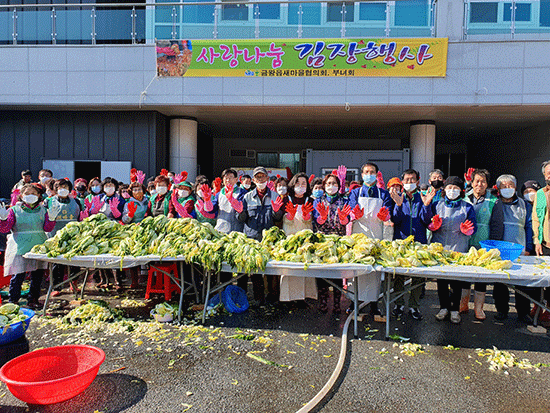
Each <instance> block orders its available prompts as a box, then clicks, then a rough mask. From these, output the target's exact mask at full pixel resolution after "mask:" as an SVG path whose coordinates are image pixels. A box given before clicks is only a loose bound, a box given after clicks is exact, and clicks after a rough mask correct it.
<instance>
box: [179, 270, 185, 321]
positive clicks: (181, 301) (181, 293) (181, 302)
mask: <svg viewBox="0 0 550 413" xmlns="http://www.w3.org/2000/svg"><path fill="white" fill-rule="evenodd" d="M179 267H180V303H179V307H178V323H179V324H181V306H182V304H183V294H184V291H185V290H184V288H183V261H180V262H179Z"/></svg>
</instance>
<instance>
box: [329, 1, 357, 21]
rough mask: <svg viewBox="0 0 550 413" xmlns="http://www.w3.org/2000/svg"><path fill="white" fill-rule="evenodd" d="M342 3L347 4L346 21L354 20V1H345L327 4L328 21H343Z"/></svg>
mask: <svg viewBox="0 0 550 413" xmlns="http://www.w3.org/2000/svg"><path fill="white" fill-rule="evenodd" d="M342 4H345V5H346V17H345V21H347V22H352V21H353V4H354V3H353V2H348V1H346V2H345V3H328V4H327V22H341V21H342Z"/></svg>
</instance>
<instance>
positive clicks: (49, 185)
mask: <svg viewBox="0 0 550 413" xmlns="http://www.w3.org/2000/svg"><path fill="white" fill-rule="evenodd" d="M39 185H41V186H42V187H43V188H44V190H45V191H46V200H48V199H49V198H51V197H54V196H55V195H56V194H57V191H56V189H55V179H50V180H49V181H47V182H46V183H45V184H44V185H42V184H39Z"/></svg>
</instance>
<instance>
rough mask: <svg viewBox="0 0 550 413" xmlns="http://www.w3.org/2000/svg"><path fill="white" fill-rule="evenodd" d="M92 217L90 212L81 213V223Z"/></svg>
mask: <svg viewBox="0 0 550 413" xmlns="http://www.w3.org/2000/svg"><path fill="white" fill-rule="evenodd" d="M89 216H90V214H89V212H88V211H81V212H80V216H79V218H80V221H84V220H85V219H86V218H88V217H89Z"/></svg>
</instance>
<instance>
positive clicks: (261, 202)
mask: <svg viewBox="0 0 550 413" xmlns="http://www.w3.org/2000/svg"><path fill="white" fill-rule="evenodd" d="M542 174H543V176H544V179H545V186H544V187H541V186H540V185H539V184H538V183H537V182H536V181H534V180H530V181H527V182H525V183H523V184H522V185H521V187H519V191H518V182H517V180H516V178H515V177H514V176H513V175H501V176H499V177H498V178H497V180H496V185H495V187H493V188H490V187H489V183H490V182H491V176H490V174H489V172H488V171H487V170H484V169H472V168H470V169H469V170H468V171H467V173H465V174H464V179H462V178H461V177H458V176H450V177H447V178H446V179H445V176H444V174H443V172H442V171H440V170H437V169H436V170H434V171H432V172H431V173H430V174H429V176H428V183H427V184H424V185H421V184H420V179H421V177H420V175H419V173H418V172H417V171H415V170H414V169H407V170H406V171H404V172H403V173H402V175H401V176H400V177H394V178H391V179H390V180H389V181H388V182H387V188H386V185H385V184H384V182H383V179H382V176H381V173H380V171H379V169H378V166H377V165H376V164H375V163H372V162H367V163H365V164H364V165H363V166H362V168H361V182H356V181H352V182H348V181H346V176H347V169H346V167H345V166H340V167H338V168H337V169H335V170H334V171H332V173H330V174H327V175H325V176H324V177H315V176H313V175H311V176H308V175H306V174H305V173H297V174H295V175H293V176H287V177H282V176H276V177H270V176H269V174H268V171H267V170H266V169H265V168H264V167H261V166H258V167H256V168H255V169H254V170H253V173H252V176H248V175H244V176H240V177H239V176H238V174H237V172H236V171H235V170H234V169H226V170H224V171H223V172H222V174H221V177H219V178H216V179H214V180H213V181H210V180H209V179H208V178H207V177H206V176H204V175H200V176H198V177H197V178H196V179H195V181H194V182H190V181H189V180H188V179H187V173H186V172H182V173H180V174H176V173H173V172H169V171H167V170H163V171H162V172H161V174H160V175H158V176H156V177H154V178H150V179H149V180H148V181H147V182H146V183H145V182H144V181H145V174H144V173H143V172H141V171H137V170H135V169H133V170H132V172H131V177H130V184H128V185H126V184H122V183H119V182H117V181H116V180H115V179H113V178H105V179H103V180H101V179H99V178H97V177H96V178H92V179H91V180H89V181H86V180H85V179H82V178H79V179H77V180H75V182H74V186H73V184H72V183H71V182H70V181H69V180H67V179H54V177H53V174H52V172H51V171H49V170H46V169H43V170H41V171H40V172H39V176H38V182H36V183H32V176H31V173H30V171H23V172H22V179H21V181H19V182H18V183H17V184H16V185H15V186H14V188H13V193H12V200H11V207H9V208H6V207H0V232H3V233H11V235H10V236H9V237H8V243H7V248H6V254H5V262H4V274H5V275H11V276H12V278H11V282H10V295H9V300H10V301H11V302H14V303H17V302H18V301H19V299H20V295H21V284H22V282H23V280H24V278H25V276H26V274H27V273H28V272H30V274H31V285H30V292H29V298H28V305H29V306H30V307H33V308H39V307H40V303H39V302H38V298H39V296H40V284H41V281H42V277H43V273H44V269H45V264H44V263H42V262H40V261H34V260H28V259H25V258H23V255H24V254H25V253H27V252H28V251H30V249H31V248H32V247H33V246H34V245H37V244H40V243H42V242H44V241H45V240H46V239H47V237H52V236H54V235H55V233H56V232H57V231H58V230H59V229H61V228H63V226H64V225H66V224H67V223H68V222H70V221H79V220H83V219H85V218H86V217H89V216H91V215H94V214H105V215H106V216H107V217H108V218H110V219H113V220H117V221H120V222H122V223H124V224H129V223H138V222H140V221H141V220H143V219H144V218H145V217H146V216H153V217H154V216H158V215H166V216H167V217H169V218H177V217H191V218H194V219H197V220H198V221H200V222H208V223H210V224H212V225H213V226H214V227H215V228H216V229H217V230H218V231H220V232H222V233H229V232H231V231H238V232H243V233H244V234H246V236H248V237H250V238H254V239H256V240H261V238H262V231H263V230H264V229H269V228H271V227H273V226H278V227H279V228H282V229H283V230H284V231H285V233H286V234H287V235H291V234H294V233H296V232H298V231H300V230H303V229H310V230H312V231H314V232H319V233H323V234H337V235H346V234H352V233H364V234H366V235H367V236H369V237H371V238H374V239H405V238H407V237H409V236H411V235H412V236H414V238H415V240H416V241H418V242H420V243H430V242H438V243H441V244H442V245H443V247H444V248H445V249H448V250H453V251H459V252H467V251H468V249H469V248H470V247H471V246H474V247H476V248H479V247H480V242H481V241H484V240H489V239H490V240H503V241H509V242H514V243H516V244H521V245H522V246H523V248H524V250H523V254H524V255H533V254H536V255H550V210H549V209H548V208H547V204H548V197H549V196H550V161H548V162H545V163H543V165H542ZM114 273H115V274H114V275H115V285H116V286H117V287H118V288H121V285H120V273H119V272H118V271H115V272H114ZM51 276H53V277H54V280H56V281H60V280H62V277H63V272H62V271H61V270H59V271H55V270H54V274H52V275H51ZM251 281H252V287H253V296H254V304H256V305H263V304H269V303H275V302H277V301H279V300H281V301H297V302H298V303H300V302H302V303H303V300H304V299H305V298H306V297H311V298H316V299H318V300H319V310H320V311H322V312H327V311H328V308H329V283H328V282H327V281H325V280H323V279H315V280H314V279H311V278H304V279H300V278H299V277H284V276H283V277H281V278H280V279H279V278H278V277H275V276H266V280H264V277H263V276H262V275H253V276H252V277H251ZM265 281H267V282H265ZM412 282H413V287H416V288H413V289H412V290H411V291H410V292H409V297H408V305H409V308H408V313H409V314H410V316H411V317H412V318H413V319H416V320H419V319H421V318H422V314H421V312H420V297H421V293H422V289H421V288H419V286H418V285H417V284H419V283H421V280H419V279H416V278H413V280H412ZM136 283H137V274H134V273H132V286H135V285H136ZM101 284H108V277H107V279H106V280H101ZM404 284H405V277H403V276H396V277H395V283H394V290H395V291H396V292H398V293H399V292H403V291H404V288H405V287H404ZM238 285H239V286H241V287H242V288H244V289H245V290H246V289H247V286H248V277H246V276H243V277H241V278H240V279H239V280H238ZM266 287H267V295H266V294H265V292H266ZM486 287H487V286H486V285H485V284H482V283H476V284H475V286H474V314H475V317H476V318H477V319H479V320H483V319H485V317H486V316H485V313H484V312H483V305H484V302H485V293H486ZM361 288H362V287H361V283H360V287H359V289H360V290H361ZM470 288H471V286H470V285H469V284H468V283H464V282H461V281H445V280H438V281H437V291H438V297H439V302H440V311H439V312H438V313H437V314H436V318H437V320H444V319H446V318H450V321H451V322H452V323H459V322H460V321H461V317H460V313H461V312H467V311H468V310H469V301H470V296H471V291H470ZM520 289H521V291H523V292H524V293H526V294H528V295H530V296H532V297H533V298H536V299H540V296H541V291H540V289H533V288H520ZM358 293H359V298H360V299H361V300H362V301H369V302H371V305H370V311H371V313H373V314H374V315H376V314H380V313H379V310H378V307H377V305H376V301H377V300H378V294H375V295H374V296H373V294H370V295H369V294H362V291H358ZM340 298H341V292H340V289H339V288H335V289H334V292H333V304H332V310H333V311H334V312H339V311H341V308H340ZM493 298H494V302H495V306H496V309H497V314H496V316H495V318H496V319H498V320H504V319H505V318H506V317H507V316H508V312H509V293H508V288H507V287H506V286H505V285H503V284H495V285H494V287H493ZM549 298H550V297H548V294H547V296H546V299H547V300H548V299H549ZM515 305H516V310H517V313H518V317H519V319H520V320H521V321H524V322H530V321H531V316H530V313H531V312H532V311H533V310H532V309H531V308H530V303H529V300H528V299H526V298H524V297H523V296H521V295H516V300H515ZM405 312H406V308H405V297H404V295H402V297H401V298H400V299H399V300H398V301H397V303H396V306H395V308H394V309H393V315H394V316H396V317H401V316H402V315H404V313H405Z"/></svg>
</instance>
